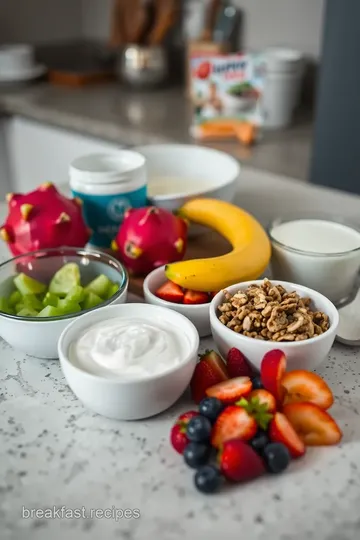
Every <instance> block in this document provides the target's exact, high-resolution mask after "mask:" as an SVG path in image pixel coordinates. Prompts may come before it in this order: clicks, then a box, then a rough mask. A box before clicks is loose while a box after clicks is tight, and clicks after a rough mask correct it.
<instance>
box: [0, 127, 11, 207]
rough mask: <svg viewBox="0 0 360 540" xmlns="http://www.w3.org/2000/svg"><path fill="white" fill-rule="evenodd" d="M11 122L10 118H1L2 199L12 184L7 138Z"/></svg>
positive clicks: (0, 198) (0, 185)
mask: <svg viewBox="0 0 360 540" xmlns="http://www.w3.org/2000/svg"><path fill="white" fill-rule="evenodd" d="M9 123H10V121H9V120H8V119H5V118H4V119H0V200H2V199H4V197H5V195H6V193H8V192H9V191H10V190H11V185H12V180H11V171H10V166H9V152H8V140H7V133H8V128H9Z"/></svg>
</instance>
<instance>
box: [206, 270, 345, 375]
mask: <svg viewBox="0 0 360 540" xmlns="http://www.w3.org/2000/svg"><path fill="white" fill-rule="evenodd" d="M252 283H256V284H259V285H260V284H261V283H263V281H262V280H258V281H247V282H244V283H238V284H237V285H232V286H231V287H228V288H227V290H228V291H229V292H230V293H231V294H235V293H236V292H237V291H239V290H245V289H246V288H247V287H248V286H249V285H251V284H252ZM271 283H273V284H274V285H282V286H283V287H284V288H285V289H286V290H287V291H296V292H297V293H298V294H299V295H300V296H301V297H309V298H311V299H312V301H313V304H314V306H315V308H316V309H317V310H319V311H322V312H324V313H325V314H326V315H328V316H329V319H330V328H329V330H327V331H326V332H324V334H321V335H320V336H316V337H314V338H311V339H308V340H306V341H296V342H281V343H276V342H274V341H261V340H258V339H254V338H250V337H246V336H243V335H241V334H237V333H236V332H234V331H233V330H231V329H230V328H227V327H226V326H224V325H223V324H222V323H221V322H220V321H219V319H218V312H217V308H218V306H219V305H220V304H221V303H222V302H224V295H223V293H222V292H219V293H218V294H217V295H216V296H215V297H214V298H213V300H212V302H211V305H210V324H211V332H212V335H213V338H214V341H215V343H216V346H217V347H218V349H219V352H220V354H221V355H223V356H224V357H226V355H227V353H228V351H229V349H231V348H232V347H236V348H237V349H239V350H240V351H241V352H242V353H243V354H244V355H245V356H246V358H247V359H248V360H249V362H250V363H251V364H252V365H253V366H254V368H256V369H257V370H259V369H260V365H261V360H262V358H263V356H264V354H265V353H267V352H268V351H271V350H272V349H281V350H282V351H283V352H284V353H285V354H286V356H287V359H288V370H289V371H291V370H293V369H306V370H310V371H312V370H314V369H315V368H317V367H318V366H319V365H320V364H321V363H322V362H323V360H325V358H326V357H327V355H328V354H329V351H330V349H331V347H332V345H333V343H334V340H335V336H336V330H337V327H338V325H339V314H338V311H337V309H336V307H335V306H334V304H333V303H332V302H330V300H328V299H327V298H326V297H325V296H323V295H322V294H320V293H318V292H316V291H314V290H312V289H308V288H307V287H302V286H300V285H296V284H294V283H288V282H287V281H276V280H271Z"/></svg>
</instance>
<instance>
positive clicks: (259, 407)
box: [235, 397, 273, 431]
mask: <svg viewBox="0 0 360 540" xmlns="http://www.w3.org/2000/svg"><path fill="white" fill-rule="evenodd" d="M235 405H237V406H238V407H242V408H243V409H245V411H246V412H247V413H248V414H249V415H250V416H252V417H253V418H254V420H255V422H256V423H257V425H258V426H259V427H260V428H261V429H263V430H265V431H266V430H267V428H268V426H269V422H270V421H271V420H272V418H273V415H272V414H270V413H269V412H268V406H267V404H266V403H260V400H259V398H258V397H253V398H251V399H250V400H249V401H248V400H247V399H245V398H241V399H240V400H239V401H237V402H236V403H235Z"/></svg>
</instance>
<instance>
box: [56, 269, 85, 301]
mask: <svg viewBox="0 0 360 540" xmlns="http://www.w3.org/2000/svg"><path fill="white" fill-rule="evenodd" d="M80 280H81V276H80V268H79V267H78V265H77V264H75V263H68V264H65V265H64V266H63V267H62V268H60V270H58V271H57V272H56V274H55V275H54V277H53V278H52V280H51V281H50V285H49V292H51V293H54V294H57V295H58V296H66V295H67V294H68V293H69V292H70V291H71V289H72V288H73V287H75V286H76V285H80Z"/></svg>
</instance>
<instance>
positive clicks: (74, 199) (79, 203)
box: [73, 197, 84, 206]
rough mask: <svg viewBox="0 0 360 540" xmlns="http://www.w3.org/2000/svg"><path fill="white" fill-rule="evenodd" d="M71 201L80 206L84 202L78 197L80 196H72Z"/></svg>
mask: <svg viewBox="0 0 360 540" xmlns="http://www.w3.org/2000/svg"><path fill="white" fill-rule="evenodd" d="M73 201H74V202H75V203H76V204H78V205H79V206H82V205H83V204H84V203H83V201H82V199H80V197H74V198H73Z"/></svg>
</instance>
